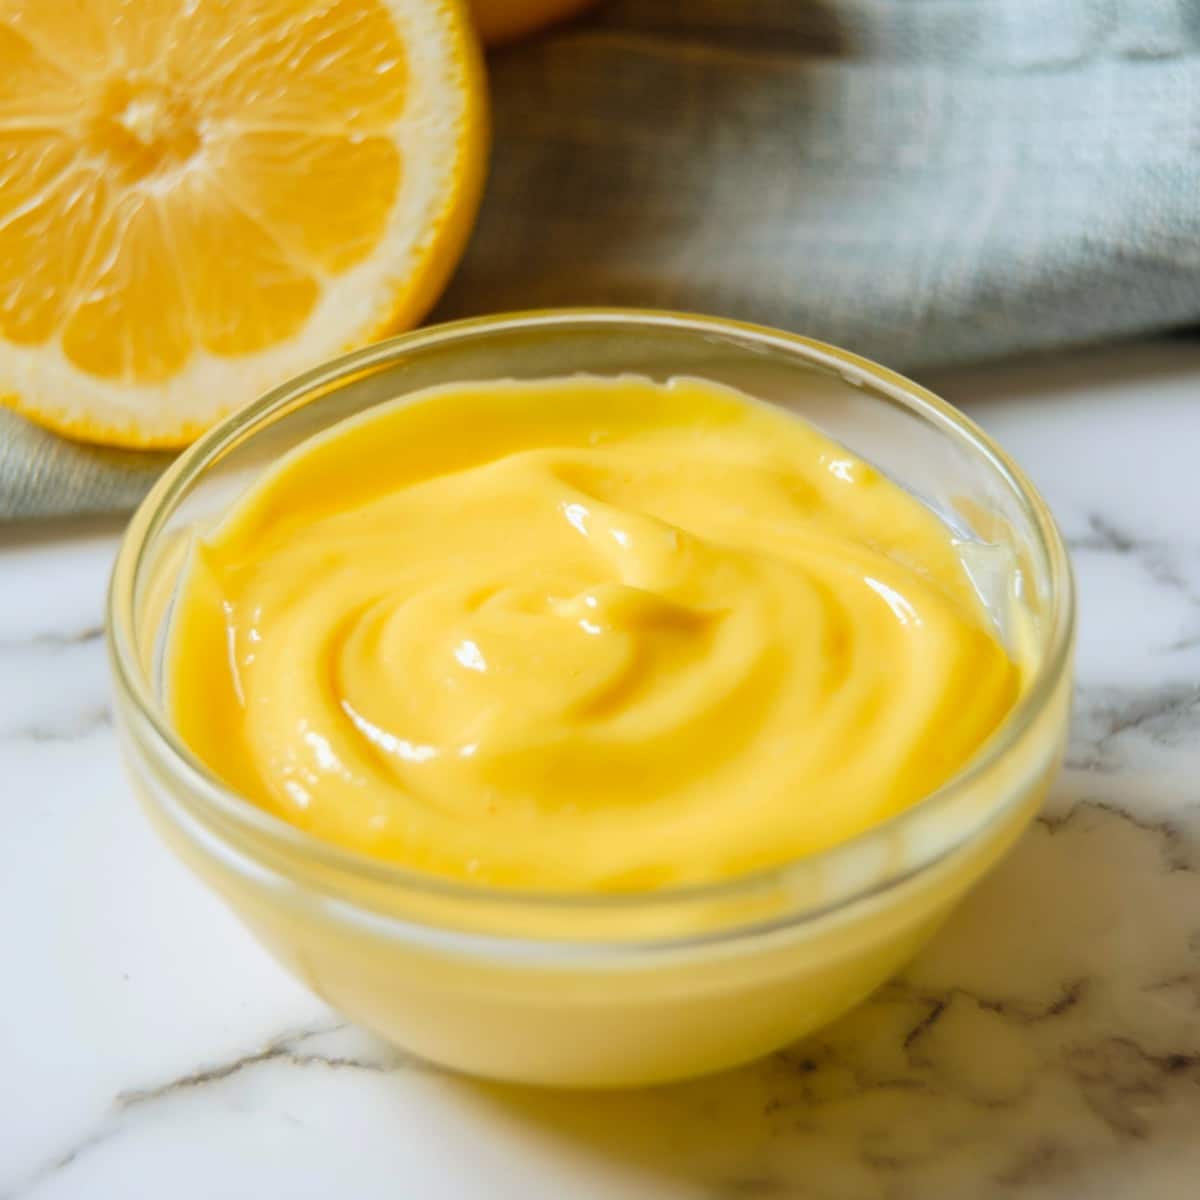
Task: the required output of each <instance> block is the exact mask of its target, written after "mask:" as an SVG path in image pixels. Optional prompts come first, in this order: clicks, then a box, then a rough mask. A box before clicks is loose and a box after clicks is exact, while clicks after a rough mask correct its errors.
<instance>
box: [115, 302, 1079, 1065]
mask: <svg viewBox="0 0 1200 1200" xmlns="http://www.w3.org/2000/svg"><path fill="white" fill-rule="evenodd" d="M574 372H588V373H593V374H600V375H609V374H617V373H621V372H634V373H637V374H642V375H647V376H650V377H652V378H656V379H666V378H669V377H670V376H673V375H692V376H699V377H702V378H706V379H710V380H714V381H717V382H719V383H724V384H728V385H731V386H733V387H736V388H739V389H741V390H742V391H744V392H747V393H749V394H751V395H753V396H757V397H759V398H760V399H762V400H765V401H768V402H770V403H772V404H776V405H780V406H781V407H783V408H786V409H788V410H790V411H793V412H796V413H798V414H800V415H802V416H804V417H805V418H807V419H808V420H809V421H812V422H813V423H815V424H816V425H818V426H819V427H820V428H822V429H823V430H825V431H826V432H827V433H828V434H830V435H832V436H833V437H834V438H837V439H839V440H840V441H842V442H843V443H845V444H846V445H848V446H849V447H850V448H851V449H853V450H854V451H856V452H857V453H858V454H860V455H861V456H863V457H864V458H866V459H868V460H870V461H872V462H873V463H875V464H876V465H877V466H878V467H880V468H882V469H883V470H884V471H886V472H887V473H888V474H890V475H891V476H892V477H893V478H894V479H896V480H897V481H898V482H900V483H901V484H902V485H903V486H905V487H907V488H908V489H909V490H910V491H912V492H913V493H914V494H915V495H917V496H918V497H920V498H921V499H922V500H923V501H924V502H925V503H927V504H928V505H929V506H930V507H932V508H933V509H935V510H936V511H937V512H938V513H939V514H940V515H941V516H942V518H943V519H944V520H945V521H946V522H947V523H948V524H949V525H950V526H951V527H952V528H953V529H954V530H955V532H956V534H957V536H958V537H959V539H960V540H961V542H962V547H963V556H964V561H965V562H966V563H967V564H968V567H969V569H970V570H971V572H972V574H973V576H974V578H975V580H976V582H977V584H978V586H979V589H980V592H981V595H983V596H984V598H985V600H986V601H988V603H989V605H990V607H991V608H992V610H993V612H994V613H995V615H996V618H997V622H998V625H999V627H1000V629H1001V632H1002V634H1003V635H1004V636H1005V637H1007V638H1010V639H1015V638H1017V637H1020V638H1022V639H1023V642H1024V647H1025V651H1026V652H1027V653H1030V654H1032V656H1033V659H1034V661H1035V662H1036V664H1037V666H1036V668H1035V670H1034V672H1033V678H1032V681H1031V684H1030V686H1029V688H1028V690H1027V692H1026V693H1025V695H1024V697H1023V698H1022V700H1021V701H1020V703H1019V704H1018V705H1017V706H1016V708H1015V709H1014V710H1013V712H1012V713H1011V714H1010V716H1009V717H1008V718H1007V719H1006V721H1005V722H1004V724H1003V725H1002V726H1001V728H1000V729H999V730H998V731H997V732H996V734H995V735H994V736H993V737H992V738H991V739H990V740H989V741H988V742H987V743H986V745H984V746H983V747H982V748H981V750H980V751H979V752H978V754H977V755H976V756H975V757H974V758H973V759H972V760H971V761H970V762H969V763H968V764H967V766H966V767H965V768H964V769H963V770H962V771H961V772H960V773H959V774H958V775H957V776H956V777H955V778H954V779H952V780H951V781H950V782H948V783H947V784H946V785H945V786H943V787H942V788H940V789H939V790H938V791H937V792H935V793H934V794H932V795H930V796H928V797H927V798H925V799H924V800H923V801H921V803H919V804H917V805H916V806H914V807H913V808H911V809H909V810H908V811H906V812H904V813H902V814H901V815H899V816H897V817H895V818H893V819H892V820H890V821H888V822H887V823H885V824H883V825H880V826H877V827H876V828H873V829H871V830H869V831H868V832H866V833H864V834H862V835H861V836H859V837H856V838H854V839H853V840H851V841H849V842H846V843H844V844H842V845H840V846H838V847H836V848H835V849H833V850H831V851H828V852H825V853H822V854H820V855H816V856H813V857H809V858H805V859H802V860H799V861H796V862H792V863H789V864H786V865H784V866H782V867H779V868H776V869H772V870H769V871H765V872H762V873H759V874H756V875H751V876H746V877H742V878H738V879H734V880H730V881H728V882H722V883H720V884H715V885H709V886H703V887H692V888H681V889H674V890H665V891H660V892H649V893H644V894H633V895H611V896H610V895H606V896H596V895H583V894H581V895H562V894H554V895H547V894H523V893H517V892H511V891H500V890H496V889H488V888H481V887H474V886H468V885H463V884H457V883H453V882H450V881H447V880H442V879H438V878H433V877H430V876H426V875H421V874H418V873H414V872H412V871H408V870H405V869H402V868H400V867H396V866H393V865H390V864H387V863H383V862H378V861H375V860H370V859H367V858H364V857H361V856H358V855H355V854H353V853H350V852H348V851H344V850H341V849H338V848H337V847H334V846H331V845H328V844H325V843H322V842H319V841H317V840H315V839H314V838H312V837H311V836H309V835H307V834H305V833H304V832H302V831H301V830H299V829H296V828H294V827H293V826H291V825H288V824H286V823H284V822H282V821H280V820H279V819H278V818H276V817H273V816H271V815H270V814H268V813H267V812H265V811H264V810H262V809H260V808H258V807H257V806H256V805H254V804H253V803H251V802H250V801H248V800H247V799H244V798H243V797H241V796H239V795H237V794H235V793H234V792H232V791H231V790H230V789H229V788H227V787H226V786H224V785H223V784H222V783H221V781H220V780H219V779H218V778H217V777H216V776H215V775H214V774H213V773H212V772H211V771H210V770H209V769H208V768H206V767H205V766H204V764H203V763H201V762H200V761H198V760H197V759H196V758H195V757H194V756H193V755H192V754H191V753H190V752H189V750H188V749H187V747H186V746H185V745H184V744H183V743H182V742H181V741H180V739H179V737H178V736H177V735H176V733H175V731H174V730H173V729H172V727H171V722H170V719H169V717H168V715H167V712H166V710H165V708H164V705H163V696H162V686H161V678H160V668H159V658H160V644H161V640H162V634H163V630H164V626H165V623H166V620H167V618H168V615H169V609H170V601H171V596H172V594H173V591H174V588H175V584H176V580H177V575H178V571H179V567H180V563H181V560H182V556H183V550H184V548H185V547H186V545H187V543H188V541H189V539H190V538H191V537H193V536H194V535H195V533H196V532H197V531H203V530H205V529H207V528H209V527H211V526H212V525H213V524H214V523H215V522H216V521H218V520H219V519H220V518H221V516H222V514H223V513H224V512H225V511H226V509H227V508H228V506H229V504H230V503H231V501H233V500H234V499H235V498H236V497H237V496H238V495H240V494H241V493H242V492H243V491H244V489H245V488H246V487H247V486H248V485H249V484H250V483H251V482H252V481H253V480H254V479H255V478H256V477H257V476H258V475H259V474H260V473H261V472H263V471H265V470H267V469H269V468H270V466H271V465H272V464H273V463H274V462H275V461H276V460H277V459H278V458H279V457H280V455H282V454H284V453H285V452H287V451H288V450H290V449H291V448H292V447H294V446H296V445H297V444H298V443H300V442H302V441H304V440H305V439H306V438H308V437H311V436H312V435H314V434H316V433H319V432H321V431H323V430H325V429H328V428H329V427H330V426H331V425H333V424H334V423H336V422H337V421H340V420H342V419H343V418H346V417H349V416H353V415H354V414H357V413H360V412H362V411H363V410H364V409H367V408H370V407H371V406H372V405H376V404H379V403H381V402H383V401H386V400H391V399H393V398H394V397H396V396H400V395H404V394H406V393H409V392H413V391H416V390H417V389H421V388H425V387H429V386H430V385H434V384H441V383H448V382H456V381H464V380H492V379H510V378H516V379H536V378H543V377H547V376H561V375H564V374H570V373H574ZM108 618H109V619H108V634H109V649H110V654H111V660H112V668H113V675H114V680H115V691H116V714H117V724H118V728H119V730H120V734H121V739H122V744H123V747H124V751H125V755H126V759H127V763H128V769H129V773H130V775H131V777H132V780H133V782H134V786H135V788H136V790H137V793H138V795H139V797H140V798H141V800H142V802H143V804H144V806H145V808H146V811H147V812H148V814H149V815H150V817H151V820H152V821H153V823H154V825H155V826H156V827H157V829H158V830H159V832H160V833H161V834H162V836H163V837H164V839H165V840H166V841H167V842H168V843H169V844H170V845H171V846H172V847H173V849H174V850H175V851H176V852H177V853H178V854H179V855H180V856H181V857H182V858H183V859H184V860H185V861H186V862H187V863H188V864H189V865H190V866H191V867H192V868H194V869H195V870H196V872H197V873H198V874H199V875H200V876H201V877H202V878H203V879H205V880H206V881H207V882H208V883H209V884H211V885H212V886H213V887H214V888H216V889H217V891H218V892H219V893H220V894H221V895H222V896H224V898H225V899H226V900H227V901H228V903H229V904H230V905H231V907H232V908H233V909H234V911H235V912H236V913H237V914H238V915H239V916H240V917H241V919H242V920H243V921H244V922H245V923H246V925H247V926H248V927H249V928H250V929H251V930H252V931H253V932H254V934H255V935H256V936H257V937H258V938H259V939H260V941H261V942H262V943H263V945H264V946H266V947H267V948H268V949H269V950H270V952H271V953H272V954H274V955H275V956H276V957H277V958H278V959H279V960H280V961H281V962H282V963H284V964H285V965H286V966H287V967H289V968H290V969H291V970H292V971H293V972H294V973H295V974H296V975H297V976H298V977H299V978H300V979H302V980H303V981H304V982H305V983H307V984H308V985H309V987H311V988H312V989H313V990H314V991H315V992H317V993H318V994H319V995H320V996H322V997H323V998H324V999H325V1000H327V1001H328V1002H329V1003H330V1004H331V1005H333V1006H334V1007H335V1008H338V1009H340V1010H341V1011H342V1012H343V1013H345V1014H346V1015H347V1016H348V1017H350V1018H351V1019H353V1020H355V1021H357V1022H359V1023H361V1024H362V1025H364V1026H366V1027H368V1028H369V1029H372V1030H374V1031H376V1032H377V1033H379V1034H380V1035H382V1036H383V1037H385V1038H387V1039H389V1040H391V1041H393V1042H395V1043H397V1044H399V1045H401V1046H403V1047H405V1048H406V1049H408V1050H410V1051H413V1052H415V1053H416V1054H418V1055H421V1056H424V1057H425V1058H428V1059H430V1060H433V1061H435V1062H438V1063H441V1064H444V1065H446V1066H449V1067H452V1068H456V1069H458V1070H462V1071H465V1072H469V1073H472V1074H478V1075H485V1076H492V1077H496V1078H500V1079H507V1080H516V1081H523V1082H529V1083H538V1084H553V1085H561V1086H620V1085H632V1084H646V1083H657V1082H662V1081H665V1080H670V1079H677V1078H681V1077H685V1076H689V1075H696V1074H701V1073H704V1072H708V1071H714V1070H717V1069H720V1068H724V1067H728V1066H731V1065H733V1064H735V1063H738V1062H741V1061H744V1060H746V1059H750V1058H753V1057H756V1056H758V1055H761V1054H764V1053H766V1052H767V1051H770V1050H773V1049H775V1048H776V1047H779V1046H781V1045H783V1044H785V1043H787V1042H789V1041H791V1040H793V1039H795V1038H797V1037H799V1036H801V1035H803V1034H805V1033H807V1032H809V1031H810V1030H812V1029H814V1028H816V1027H818V1026H820V1025H822V1024H824V1023H825V1022H828V1021H830V1020H831V1019H833V1018H834V1017H836V1016H838V1015H839V1014H840V1013H842V1012H843V1011H844V1010H846V1009H847V1008H849V1007H850V1006H851V1005H853V1004H854V1003H856V1002H857V1001H859V1000H861V999H862V998H863V997H865V996H866V995H867V994H868V993H869V992H871V991H872V990H873V989H874V988H875V987H877V986H878V985H879V984H880V983H882V982H883V981H884V980H885V979H887V978H888V977H889V976H890V975H892V974H893V973H894V972H895V971H897V970H898V969H899V968H900V967H902V966H903V965H904V964H905V963H906V962H907V961H908V960H909V959H910V958H911V957H912V955H913V954H914V953H915V952H916V951H917V949H918V948H919V947H920V946H921V945H922V943H923V942H924V941H925V940H926V939H927V938H928V937H929V936H930V935H931V934H932V933H933V932H934V930H935V929H936V928H937V927H938V925H939V924H940V923H941V921H942V920H943V919H944V918H945V917H946V915H947V914H948V913H949V912H950V910H951V908H952V907H953V906H954V904H955V903H956V902H957V901H958V900H959V899H960V898H961V896H962V895H963V893H964V892H965V891H966V890H967V889H968V888H969V887H970V886H971V885H972V884H973V883H974V882H976V881H977V880H978V879H979V877H980V876H981V875H982V874H983V873H984V871H986V870H987V868H988V867H989V866H991V864H992V863H994V862H995V860H996V859H997V857H998V856H999V855H1000V854H1001V853H1002V852H1003V851H1004V850H1005V849H1006V848H1007V847H1008V846H1009V845H1010V844H1011V843H1012V842H1013V840H1014V839H1015V838H1016V837H1017V836H1018V834H1019V833H1020V832H1021V830H1022V829H1023V828H1024V826H1025V825H1026V823H1027V822H1028V821H1029V820H1030V818H1031V817H1032V816H1033V814H1034V813H1035V812H1036V810H1037V808H1038V805H1039V802H1040V799H1041V797H1042V795H1043V793H1044V792H1045V790H1046V787H1047V785H1048V783H1049V781H1050V779H1051V778H1052V776H1053V773H1054V771H1055V769H1056V767H1057V765H1058V762H1059V759H1060V756H1061V752H1062V746H1063V741H1064V737H1065V731H1066V724H1067V717H1068V709H1069V702H1070V692H1071V659H1072V643H1073V632H1074V612H1073V587H1072V580H1071V572H1070V566H1069V563H1068V560H1067V556H1066V552H1065V550H1064V548H1063V543H1062V539H1061V537H1060V535H1059V533H1058V531H1057V529H1056V527H1055V525H1054V521H1053V519H1052V518H1051V516H1050V513H1049V512H1048V511H1047V509H1046V506H1045V504H1044V503H1043V501H1042V500H1041V498H1040V497H1039V496H1038V495H1037V493H1036V492H1035V491H1034V489H1033V488H1032V487H1031V486H1030V484H1029V483H1028V481H1027V480H1026V479H1025V477H1024V475H1022V473H1021V472H1020V471H1019V470H1018V469H1017V468H1016V467H1015V466H1014V465H1013V464H1012V463H1011V462H1010V461H1009V460H1008V458H1007V457H1006V456H1005V455H1004V454H1003V452H1002V451H1000V450H999V449H998V448H997V447H996V446H995V445H993V444H992V442H991V441H989V439H988V438H987V437H986V436H985V435H984V434H983V433H982V432H981V431H980V430H979V429H977V428H976V427H975V426H974V425H973V424H972V423H971V422H970V421H968V420H966V419H965V418H964V417H963V416H962V415H961V414H959V413H958V412H956V411H955V410H954V409H952V408H951V407H950V406H949V405H947V404H945V403H944V402H943V401H941V400H939V399H938V398H937V397H935V396H933V395H931V394H930V393H929V392H927V391H925V390H924V389H923V388H920V387H918V386H917V385H916V384H914V383H912V382H910V381H909V380H906V379H903V378H901V377H900V376H898V375H895V374H893V373H892V372H890V371H887V370H885V369H883V368H882V367H879V366H876V365H875V364H873V363H870V362H867V361H865V360H864V359H861V358H858V357H856V356H855V355H852V354H849V353H847V352H845V351H843V350H837V349H834V348H833V347H831V346H826V345H822V344H821V343H819V342H813V341H809V340H807V339H805V338H800V337H794V336H791V335H789V334H785V333H779V332H775V331H772V330H767V329H760V328H755V327H751V326H746V325H740V324H736V323H734V322H730V321H723V320H717V319H713V318H706V317H692V316H677V315H672V314H667V313H653V312H629V311H591V310H584V311H562V312H544V313H531V314H521V315H516V316H500V317H492V318H487V319H484V320H477V321H467V322H460V323H457V324H453V325H446V326H442V327H438V328H431V329H426V330H422V331H420V332H417V333H413V334H409V335H406V336H404V337H399V338H395V339H393V340H391V341H387V342H383V343H380V344H378V345H374V346H371V347H369V348H367V349H365V350H361V351H358V352H357V353H354V354H349V355H347V356H345V357H343V358H340V359H338V360H336V361H334V362H331V363H328V364H326V365H325V366H321V367H318V368H316V369H315V370H313V371H310V372H309V373H308V374H306V375H303V376H301V377H300V378H298V379H295V380H293V381H292V382H290V383H287V384H285V385H284V386H282V387H280V388H277V389H276V390H275V391H273V392H271V393H270V394H269V395H268V396H266V397H264V398H263V399H262V400H260V401H258V402H257V403H256V404H254V405H252V406H250V407H249V408H247V409H245V410H243V411H242V412H240V413H238V414H237V415H235V416H234V417H232V418H230V419H229V420H227V421H225V422H224V423H223V424H222V425H220V426H219V427H218V428H216V429H215V430H213V431H212V432H211V433H210V434H208V435H207V436H206V437H204V438H203V439H202V440H201V441H199V442H198V443H197V444H196V445H195V446H193V447H192V448H191V449H190V450H188V451H187V452H186V453H185V454H183V455H182V456H181V457H180V458H179V459H178V460H177V461H176V463H175V464H174V465H173V466H172V467H171V468H170V469H169V470H168V471H167V472H166V474H165V475H164V476H163V477H162V479H161V480H160V481H159V483H158V485H157V486H156V487H155V488H154V490H153V491H152V492H151V493H150V495H149V497H148V498H147V499H146V501H145V503H144V504H143V505H142V507H141V508H140V509H139V511H138V512H137V514H136V515H135V516H134V518H133V520H132V522H131V523H130V526H129V530H128V532H127V534H126V537H125V541H124V544H123V546H122V548H121V551H120V554H119V556H118V558H117V562H116V566H115V569H114V573H113V579H112V587H111V592H110V596H109V613H108ZM863 752H864V753H869V752H870V750H869V747H864V749H863Z"/></svg>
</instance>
